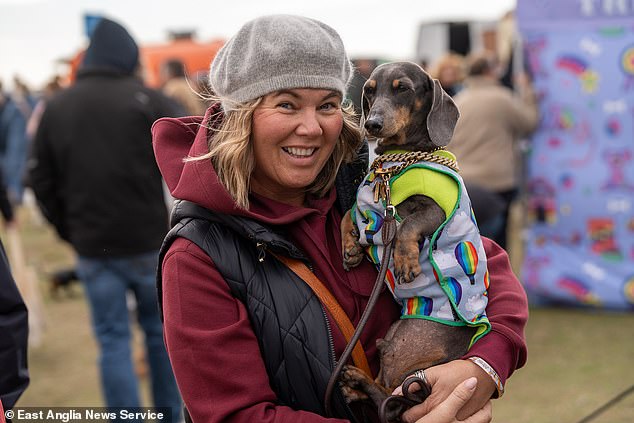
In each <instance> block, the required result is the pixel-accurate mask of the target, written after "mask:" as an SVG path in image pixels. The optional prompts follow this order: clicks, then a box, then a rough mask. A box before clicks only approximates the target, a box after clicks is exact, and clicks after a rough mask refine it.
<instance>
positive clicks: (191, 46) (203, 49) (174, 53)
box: [67, 33, 225, 88]
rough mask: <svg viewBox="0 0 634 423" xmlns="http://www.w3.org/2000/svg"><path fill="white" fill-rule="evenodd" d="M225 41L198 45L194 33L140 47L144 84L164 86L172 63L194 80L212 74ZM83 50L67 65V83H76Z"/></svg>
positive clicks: (171, 37) (172, 36) (156, 86)
mask: <svg viewBox="0 0 634 423" xmlns="http://www.w3.org/2000/svg"><path fill="white" fill-rule="evenodd" d="M224 43H225V40H224V39H214V40H211V41H207V42H198V41H196V40H194V39H193V36H192V34H191V33H181V34H174V33H172V34H170V40H169V41H168V42H166V43H162V44H150V45H140V46H139V56H140V61H141V66H142V70H143V72H142V76H143V79H144V81H145V83H146V84H147V85H149V86H151V87H154V88H159V87H160V86H161V85H162V84H163V82H164V81H163V79H162V77H161V68H162V66H163V64H164V63H165V62H167V61H169V60H174V59H177V60H180V61H181V62H183V64H184V65H185V70H186V72H187V76H188V77H189V78H190V79H191V80H192V81H199V80H201V79H202V78H201V77H204V76H206V74H207V73H208V72H209V65H210V64H211V61H212V60H213V58H214V57H215V56H216V53H218V50H220V48H221V47H222V46H223V45H224ZM83 54H84V51H83V50H82V51H80V52H79V53H77V54H76V55H75V56H74V57H73V58H72V59H70V60H68V61H67V63H68V65H69V67H70V70H69V75H68V82H72V81H74V80H75V75H76V72H77V69H78V68H79V65H80V63H81V60H82V57H83Z"/></svg>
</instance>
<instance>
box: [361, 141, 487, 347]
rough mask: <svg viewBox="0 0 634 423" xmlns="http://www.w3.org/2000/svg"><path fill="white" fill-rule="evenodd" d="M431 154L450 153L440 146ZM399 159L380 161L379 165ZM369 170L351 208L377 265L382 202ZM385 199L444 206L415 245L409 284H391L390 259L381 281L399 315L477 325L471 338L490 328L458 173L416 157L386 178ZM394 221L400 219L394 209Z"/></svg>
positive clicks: (475, 236)
mask: <svg viewBox="0 0 634 423" xmlns="http://www.w3.org/2000/svg"><path fill="white" fill-rule="evenodd" d="M434 154H442V155H446V156H448V157H450V158H454V156H453V154H451V153H450V152H448V151H446V150H441V151H437V152H435V153H434ZM400 164H401V162H384V163H383V164H382V168H383V169H386V168H388V167H391V166H398V165H400ZM378 179H379V178H376V175H375V172H374V171H373V170H372V171H370V173H369V174H368V175H367V176H366V178H365V180H364V181H363V182H362V184H361V186H360V187H359V190H358V193H357V201H356V203H355V206H354V207H353V208H352V213H351V216H352V219H353V221H354V222H355V223H356V225H357V228H358V230H359V233H360V234H361V235H360V237H359V242H360V243H361V245H362V246H364V247H366V252H367V253H368V256H369V257H370V259H371V260H372V262H374V263H375V264H376V265H377V267H378V266H380V258H381V257H382V254H383V249H384V246H383V243H382V230H381V228H382V224H383V217H384V216H385V207H386V204H385V201H384V199H380V200H379V201H378V202H377V203H375V202H374V193H375V185H376V184H377V183H378ZM390 192H391V203H392V205H394V206H398V204H400V203H401V202H402V201H404V200H405V199H406V198H408V197H409V196H411V195H415V194H423V195H426V196H428V197H430V198H432V199H433V200H434V201H436V203H438V205H439V206H440V207H441V208H442V209H443V210H444V211H445V215H446V218H445V221H444V222H443V223H442V224H441V225H440V226H439V227H438V229H437V230H436V231H435V232H434V233H433V234H432V236H431V237H429V238H426V239H424V240H422V242H421V244H420V245H419V251H420V255H419V262H420V265H421V270H422V271H421V273H420V274H419V275H418V276H417V277H416V278H415V279H414V280H413V281H412V282H410V283H401V284H397V283H395V277H394V266H393V260H390V266H389V268H388V271H387V275H386V283H387V285H388V287H389V289H390V291H391V292H392V294H393V295H394V298H395V299H396V300H397V301H398V302H399V303H401V304H402V315H401V318H403V319H409V318H422V319H429V320H434V321H437V322H440V323H444V324H448V325H453V326H464V325H467V326H475V327H477V328H478V330H477V331H476V334H475V335H474V337H473V339H472V341H471V342H472V343H473V342H475V341H476V340H477V339H479V338H480V337H481V336H483V335H484V334H486V333H487V332H488V331H489V330H490V327H491V326H490V323H489V321H488V319H487V317H486V311H485V309H486V305H487V300H488V299H487V289H488V287H489V273H488V271H487V261H486V254H485V252H484V247H483V246H482V241H481V239H480V232H479V230H478V226H477V223H476V220H475V216H474V215H473V210H472V208H471V201H470V200H469V197H468V194H467V191H466V188H465V186H464V182H463V180H462V178H461V177H460V175H459V174H458V173H457V172H455V171H454V170H452V169H451V168H449V167H446V166H444V165H442V164H438V163H433V162H428V161H419V162H417V163H414V164H412V165H410V166H408V167H406V168H405V169H403V170H402V171H401V172H400V173H398V174H396V175H394V176H392V177H391V178H390ZM395 217H396V222H397V225H398V224H399V222H400V221H401V220H402V219H401V218H400V217H399V216H398V213H397V214H396V216H395Z"/></svg>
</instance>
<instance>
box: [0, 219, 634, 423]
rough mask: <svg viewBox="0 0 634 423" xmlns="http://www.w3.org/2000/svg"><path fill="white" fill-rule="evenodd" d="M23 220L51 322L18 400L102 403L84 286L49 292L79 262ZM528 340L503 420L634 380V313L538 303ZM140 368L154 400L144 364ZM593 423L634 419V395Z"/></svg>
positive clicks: (558, 418)
mask: <svg viewBox="0 0 634 423" xmlns="http://www.w3.org/2000/svg"><path fill="white" fill-rule="evenodd" d="M21 222H22V225H21V232H22V234H23V240H24V246H25V251H26V258H27V262H28V264H29V265H30V266H32V267H33V268H34V269H35V271H36V273H37V275H38V276H39V278H38V279H39V282H38V286H39V287H40V288H41V294H42V299H43V305H44V307H43V316H44V319H43V320H44V322H45V326H44V328H43V335H42V338H41V342H40V343H39V345H34V346H31V348H30V350H29V368H30V373H31V384H30V386H29V388H28V389H27V390H26V392H25V393H24V395H23V396H22V398H21V399H20V400H19V402H18V404H17V405H18V406H20V407H29V406H30V407H49V406H60V407H61V406H76V407H79V406H101V405H102V402H101V397H100V392H99V382H98V378H97V367H96V345H95V341H94V340H93V337H92V334H91V330H90V318H89V315H88V310H87V307H86V302H85V300H84V298H83V294H82V291H81V287H80V286H79V285H75V286H73V287H72V290H71V292H70V293H64V292H62V293H61V294H60V295H59V297H57V298H53V297H52V296H51V295H50V292H49V284H48V280H47V277H48V275H49V274H50V273H51V272H52V271H54V270H57V269H60V268H64V267H66V266H68V265H71V264H72V263H73V255H72V253H71V251H70V249H69V248H68V247H67V246H66V245H64V244H62V243H60V242H59V241H58V240H57V239H56V237H55V235H54V234H53V233H52V232H51V230H50V228H49V227H48V226H46V225H44V224H36V223H35V222H36V219H33V217H32V216H31V215H30V214H28V213H27V212H26V211H24V210H23V211H21ZM0 235H2V239H3V241H4V239H5V238H4V234H0ZM515 258H516V257H515ZM526 337H527V340H528V346H529V359H528V364H527V365H526V366H525V367H524V368H522V369H520V370H518V371H517V372H516V373H515V374H514V375H513V377H512V378H511V379H510V380H509V381H508V383H507V386H506V390H507V393H506V394H505V396H504V397H503V398H502V399H500V400H496V401H495V402H494V419H493V421H494V422H495V423H502V422H505V423H529V422H530V423H535V422H536V423H542V422H544V423H546V422H552V423H577V422H579V421H580V420H581V419H582V418H583V417H585V416H586V415H588V414H590V413H591V412H592V411H593V410H595V409H597V408H598V407H600V406H601V405H603V404H604V403H606V402H607V401H609V400H610V399H611V398H613V397H615V396H616V395H618V394H619V393H620V392H622V391H623V390H625V389H626V388H628V387H630V386H632V385H633V384H634V365H633V360H634V313H611V312H602V311H582V310H575V309H554V308H532V309H531V316H530V319H529V323H528V326H527V331H526ZM138 344H139V342H136V343H135V346H136V345H138ZM137 349H138V348H137ZM138 372H139V374H140V375H141V379H142V381H143V392H144V397H145V398H147V385H148V383H147V382H148V381H147V380H146V378H145V376H144V375H145V371H144V369H143V366H142V364H141V365H139V366H138ZM593 422H596V423H632V422H634V394H633V395H630V396H628V397H626V398H625V399H623V400H622V401H620V402H618V403H617V404H615V405H614V407H612V408H610V409H609V410H607V411H606V412H605V413H603V414H601V415H600V416H599V417H597V418H596V419H595V420H593Z"/></svg>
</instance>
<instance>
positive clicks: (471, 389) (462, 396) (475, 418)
mask: <svg viewBox="0 0 634 423" xmlns="http://www.w3.org/2000/svg"><path fill="white" fill-rule="evenodd" d="M477 385H478V379H477V378H475V377H471V378H469V379H467V380H465V381H464V382H462V383H461V384H459V385H458V386H456V388H455V389H454V390H453V391H452V392H451V393H450V394H449V396H448V397H447V398H446V399H445V400H444V401H443V402H441V403H440V404H438V406H437V407H435V408H434V409H433V410H432V411H431V412H430V413H429V414H427V415H425V416H424V417H422V418H420V419H418V420H417V421H416V423H489V422H490V421H491V418H492V415H491V401H488V402H487V403H486V404H485V405H484V407H483V408H482V409H480V410H479V411H478V412H476V413H475V414H473V415H471V416H469V417H467V418H466V419H464V420H458V418H457V417H456V415H457V413H458V411H460V410H461V409H462V408H463V406H464V405H465V404H466V403H467V402H468V401H469V400H470V399H471V398H472V397H473V394H474V393H475V392H476V386H477Z"/></svg>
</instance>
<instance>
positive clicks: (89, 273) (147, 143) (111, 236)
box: [29, 18, 184, 421]
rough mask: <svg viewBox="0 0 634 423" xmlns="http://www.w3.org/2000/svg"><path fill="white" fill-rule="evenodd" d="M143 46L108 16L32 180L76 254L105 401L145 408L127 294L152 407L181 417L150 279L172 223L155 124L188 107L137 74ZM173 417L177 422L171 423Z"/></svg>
mask: <svg viewBox="0 0 634 423" xmlns="http://www.w3.org/2000/svg"><path fill="white" fill-rule="evenodd" d="M138 65H139V49H138V47H137V44H136V42H135V41H134V39H133V38H132V37H131V36H130V34H129V33H128V32H127V30H126V29H125V28H124V27H122V26H121V25H119V24H118V23H116V22H114V21H111V20H109V19H106V18H102V19H101V20H100V22H99V23H98V24H97V26H96V27H95V29H94V32H93V34H92V36H91V39H90V44H89V46H88V48H87V50H86V52H85V55H84V59H83V62H82V64H81V67H80V70H79V72H78V74H77V80H76V82H75V83H74V84H73V85H72V86H70V87H69V88H67V89H65V90H62V91H61V92H59V93H57V94H56V95H55V96H54V97H53V98H52V99H51V100H50V102H49V103H48V106H47V107H46V109H45V110H44V113H43V115H42V118H41V122H40V125H39V127H38V130H37V133H36V135H35V139H34V142H33V150H32V154H31V160H30V167H29V177H30V183H31V186H32V188H33V191H34V193H35V196H36V198H37V200H38V203H39V206H40V208H41V210H42V212H43V214H44V216H46V218H47V219H48V220H49V221H50V223H51V224H52V225H53V226H54V227H55V229H56V231H57V233H58V235H59V236H60V237H61V238H62V239H63V240H66V241H68V242H69V243H70V244H71V245H72V247H73V248H74V250H75V251H76V253H77V256H78V262H77V273H78V276H79V278H80V279H81V281H82V282H83V286H84V290H85V293H86V296H87V299H88V301H89V303H90V310H91V315H92V323H93V330H94V333H95V336H96V338H97V340H98V344H99V351H100V353H99V367H100V371H101V383H102V389H103V394H104V397H105V403H106V405H107V406H108V407H111V408H112V407H139V406H140V399H139V388H138V380H137V376H136V374H135V370H134V366H133V361H132V357H131V349H130V341H131V329H130V321H129V316H130V315H131V314H130V313H129V310H128V305H127V294H128V293H133V294H134V298H135V299H136V316H137V319H138V322H139V324H140V326H141V328H142V329H143V331H144V333H145V346H146V350H147V354H146V355H147V360H148V363H149V368H150V371H151V381H152V394H153V400H154V405H155V406H156V407H170V408H172V409H173V410H174V412H173V414H174V415H173V417H174V419H177V417H178V412H179V410H180V408H181V406H180V395H179V393H178V389H177V387H176V383H175V381H174V376H173V373H172V369H171V366H170V363H169V359H168V357H167V354H166V351H165V346H164V343H163V335H162V331H163V328H162V323H161V320H160V317H159V314H158V307H157V300H156V292H155V285H154V278H155V271H156V265H157V257H158V255H157V254H158V249H159V247H160V245H161V242H162V240H163V237H164V236H165V234H166V231H167V229H168V213H167V208H166V206H165V201H164V194H163V187H162V178H161V175H160V173H159V170H158V167H157V165H156V162H155V160H154V155H153V151H152V141H151V133H150V128H151V125H152V123H153V122H154V121H155V120H157V119H158V118H161V117H165V116H182V115H184V113H183V111H182V109H181V108H180V107H179V106H177V105H176V103H174V102H173V101H172V100H170V99H169V98H167V97H165V96H164V95H163V94H161V93H160V92H158V91H156V90H152V89H150V88H148V87H146V86H144V85H143V83H142V81H141V80H140V79H139V78H137V77H136V76H135V72H136V70H137V67H138ZM175 421H176V420H175Z"/></svg>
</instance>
